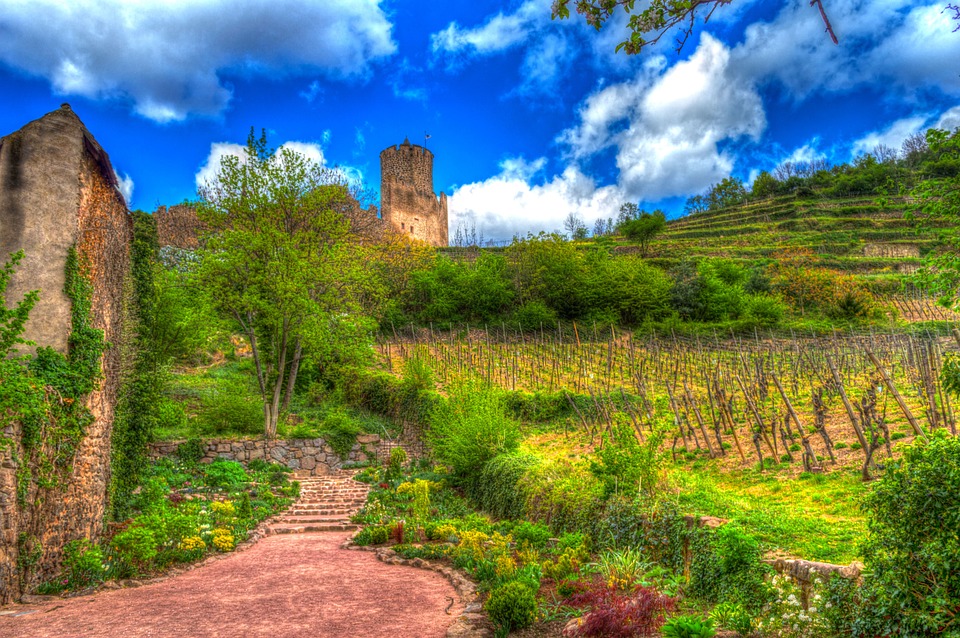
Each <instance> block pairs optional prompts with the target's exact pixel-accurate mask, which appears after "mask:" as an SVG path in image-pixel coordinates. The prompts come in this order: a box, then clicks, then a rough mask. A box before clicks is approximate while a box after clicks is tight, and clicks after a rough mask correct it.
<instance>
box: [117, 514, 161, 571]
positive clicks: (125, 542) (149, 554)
mask: <svg viewBox="0 0 960 638" xmlns="http://www.w3.org/2000/svg"><path fill="white" fill-rule="evenodd" d="M158 544H159V543H158V539H157V537H156V535H155V534H154V532H153V530H151V529H148V528H146V527H142V526H139V525H131V526H130V527H128V528H127V529H125V530H123V531H122V532H120V533H118V534H117V535H116V536H114V537H113V540H111V541H110V548H111V549H113V550H114V552H115V556H114V558H115V560H117V561H118V562H120V563H121V564H122V565H125V566H126V567H128V568H129V569H130V570H132V571H133V572H144V571H147V570H148V569H149V568H150V565H151V563H152V562H153V559H154V558H155V557H156V555H157V545H158ZM121 571H123V570H122V569H121Z"/></svg>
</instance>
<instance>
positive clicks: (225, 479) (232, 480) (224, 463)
mask: <svg viewBox="0 0 960 638" xmlns="http://www.w3.org/2000/svg"><path fill="white" fill-rule="evenodd" d="M204 474H205V475H206V479H207V484H208V485H210V486H211V487H232V486H234V485H240V484H243V483H247V482H249V481H250V476H249V475H248V474H247V471H246V470H245V469H243V466H242V465H240V464H239V463H237V462H236V461H228V460H226V459H217V460H216V461H214V462H213V463H211V464H210V465H208V466H207V468H206V470H204Z"/></svg>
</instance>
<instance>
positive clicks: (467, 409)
mask: <svg viewBox="0 0 960 638" xmlns="http://www.w3.org/2000/svg"><path fill="white" fill-rule="evenodd" d="M426 436H427V441H428V443H429V445H430V447H431V449H432V450H433V453H434V455H435V456H436V458H437V459H438V460H439V461H440V462H442V463H444V464H446V465H448V466H449V467H450V468H451V470H452V471H453V474H454V476H455V477H456V479H457V480H458V481H459V482H460V483H461V484H464V485H467V484H470V483H472V482H475V481H477V480H478V477H479V475H480V472H481V470H482V469H483V466H484V464H485V463H486V462H487V461H489V460H490V459H492V458H494V457H495V456H497V455H498V454H502V453H504V452H510V451H512V450H514V449H516V447H517V445H518V444H519V442H520V431H519V428H518V425H517V423H516V422H514V421H513V420H512V419H510V418H508V417H507V416H506V415H505V414H504V411H503V401H502V397H501V396H500V395H499V394H497V393H496V392H495V391H493V390H491V389H489V388H485V387H481V386H480V385H479V384H473V383H468V384H465V385H463V386H461V387H458V388H453V389H451V390H450V397H449V399H448V400H447V401H444V402H439V403H437V405H436V406H435V408H434V410H433V412H432V413H431V415H430V429H429V430H428V431H427V433H426Z"/></svg>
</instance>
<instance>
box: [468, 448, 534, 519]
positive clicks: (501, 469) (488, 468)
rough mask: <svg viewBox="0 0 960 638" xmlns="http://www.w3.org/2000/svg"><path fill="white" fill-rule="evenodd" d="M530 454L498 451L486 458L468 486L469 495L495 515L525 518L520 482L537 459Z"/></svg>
mask: <svg viewBox="0 0 960 638" xmlns="http://www.w3.org/2000/svg"><path fill="white" fill-rule="evenodd" d="M539 462H540V461H539V459H538V458H537V457H536V456H533V455H530V454H499V455H497V456H495V457H493V458H492V459H490V460H489V461H487V462H486V463H485V464H484V466H483V470H482V472H481V474H480V480H478V481H476V482H475V483H474V484H473V485H472V487H471V490H470V497H471V499H472V500H473V501H474V502H475V503H476V504H477V505H478V506H479V507H480V508H481V509H482V510H484V511H486V512H489V513H490V514H492V515H493V516H496V517H498V518H512V519H522V518H525V515H526V509H525V501H524V496H523V492H522V491H521V487H520V482H521V480H522V479H523V478H524V476H525V475H526V473H527V471H528V470H529V469H530V468H532V467H533V466H535V465H537V464H538V463H539Z"/></svg>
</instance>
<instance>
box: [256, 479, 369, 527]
mask: <svg viewBox="0 0 960 638" xmlns="http://www.w3.org/2000/svg"><path fill="white" fill-rule="evenodd" d="M354 473H355V472H353V471H347V470H340V471H338V472H335V473H333V474H328V475H326V476H308V477H304V478H302V479H299V480H300V498H299V499H297V501H296V502H295V503H294V504H293V505H291V506H290V509H288V510H287V511H285V512H283V513H282V514H280V515H279V516H277V517H275V518H274V519H273V521H272V522H271V523H270V525H269V526H268V530H269V533H270V534H304V533H309V532H346V531H351V530H355V529H357V527H358V525H356V524H354V523H351V522H350V517H351V516H352V515H353V514H355V513H356V512H357V511H358V510H359V509H360V508H361V507H363V504H364V503H366V501H367V492H369V491H370V486H369V485H367V484H365V483H360V482H359V481H354V480H353V475H354Z"/></svg>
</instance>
